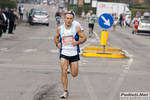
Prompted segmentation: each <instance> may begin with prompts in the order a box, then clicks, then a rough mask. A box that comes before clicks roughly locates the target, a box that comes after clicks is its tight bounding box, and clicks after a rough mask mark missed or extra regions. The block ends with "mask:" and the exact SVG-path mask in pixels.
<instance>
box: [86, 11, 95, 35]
mask: <svg viewBox="0 0 150 100" xmlns="http://www.w3.org/2000/svg"><path fill="white" fill-rule="evenodd" d="M95 20H96V16H95V14H93V11H92V10H91V11H90V15H88V17H87V21H88V23H89V37H91V32H92V34H93V29H94V23H95Z"/></svg>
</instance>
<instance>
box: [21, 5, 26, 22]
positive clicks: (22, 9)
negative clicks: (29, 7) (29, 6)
mask: <svg viewBox="0 0 150 100" xmlns="http://www.w3.org/2000/svg"><path fill="white" fill-rule="evenodd" d="M20 10H21V12H20V21H23V14H24V12H25V9H24V7H23V5H22V7H21V8H20Z"/></svg>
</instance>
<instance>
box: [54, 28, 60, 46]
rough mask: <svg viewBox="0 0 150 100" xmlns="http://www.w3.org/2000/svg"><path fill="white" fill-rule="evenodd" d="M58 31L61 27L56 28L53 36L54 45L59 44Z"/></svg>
mask: <svg viewBox="0 0 150 100" xmlns="http://www.w3.org/2000/svg"><path fill="white" fill-rule="evenodd" d="M60 30H61V27H58V28H57V31H56V34H55V37H54V42H55V44H56V45H57V44H58V43H59V42H60V41H59V37H60V35H59V33H60Z"/></svg>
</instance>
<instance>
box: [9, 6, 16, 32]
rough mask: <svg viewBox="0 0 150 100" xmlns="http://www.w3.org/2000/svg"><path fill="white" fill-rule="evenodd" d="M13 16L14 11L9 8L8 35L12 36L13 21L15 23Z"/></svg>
mask: <svg viewBox="0 0 150 100" xmlns="http://www.w3.org/2000/svg"><path fill="white" fill-rule="evenodd" d="M15 16H16V15H15V14H14V9H13V8H11V10H10V11H9V31H8V33H9V34H14V33H13V28H14V21H15Z"/></svg>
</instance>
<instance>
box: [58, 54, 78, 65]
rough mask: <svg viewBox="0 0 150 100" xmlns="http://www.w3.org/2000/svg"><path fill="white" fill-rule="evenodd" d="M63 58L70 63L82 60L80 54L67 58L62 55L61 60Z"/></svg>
mask: <svg viewBox="0 0 150 100" xmlns="http://www.w3.org/2000/svg"><path fill="white" fill-rule="evenodd" d="M61 58H64V59H67V60H69V63H71V62H75V61H79V60H80V57H79V54H78V55H75V56H65V55H62V54H60V59H61Z"/></svg>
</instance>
